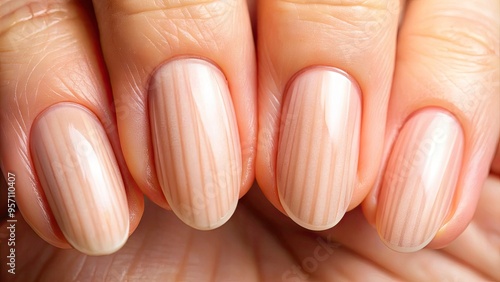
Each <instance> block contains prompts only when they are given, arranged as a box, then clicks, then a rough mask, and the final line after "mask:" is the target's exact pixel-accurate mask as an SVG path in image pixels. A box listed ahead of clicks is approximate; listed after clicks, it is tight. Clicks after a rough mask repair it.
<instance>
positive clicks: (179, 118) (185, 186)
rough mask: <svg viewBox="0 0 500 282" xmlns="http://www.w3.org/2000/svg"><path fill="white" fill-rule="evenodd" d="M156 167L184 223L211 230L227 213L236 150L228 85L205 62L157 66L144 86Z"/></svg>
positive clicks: (236, 176)
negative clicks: (145, 86) (146, 91)
mask: <svg viewBox="0 0 500 282" xmlns="http://www.w3.org/2000/svg"><path fill="white" fill-rule="evenodd" d="M149 111H150V112H149V113H150V124H151V133H152V140H153V149H154V155H155V165H156V171H157V175H158V178H159V182H160V185H161V187H162V189H163V192H164V194H165V197H166V199H167V201H168V202H169V204H170V206H171V207H172V210H173V211H174V212H175V213H176V214H177V216H178V217H179V218H180V219H181V220H182V221H184V222H185V223H186V224H188V225H190V226H192V227H194V228H197V229H213V228H216V227H218V226H220V225H222V224H223V223H225V222H226V221H227V220H228V219H229V218H230V217H231V215H232V214H233V212H234V210H235V208H236V204H237V202H238V196H239V189H240V185H241V150H240V141H239V135H238V128H237V124H236V116H235V113H234V109H233V104H232V100H231V96H230V93H229V88H228V85H227V82H226V80H225V77H224V75H223V74H222V72H221V71H220V70H219V69H218V68H216V67H215V66H213V65H212V64H210V63H209V62H207V61H204V60H200V59H179V60H175V61H170V62H168V63H166V64H165V65H163V66H161V67H160V68H159V69H158V70H157V71H156V73H155V75H154V76H153V79H152V81H151V84H150V90H149Z"/></svg>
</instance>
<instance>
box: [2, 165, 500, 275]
mask: <svg viewBox="0 0 500 282" xmlns="http://www.w3.org/2000/svg"><path fill="white" fill-rule="evenodd" d="M263 200H265V199H264V197H263V196H262V194H261V193H260V191H259V190H258V187H255V189H252V190H251V191H250V192H249V193H248V195H247V196H245V197H244V198H243V199H242V201H241V202H240V204H239V205H238V208H237V210H236V212H235V214H234V216H233V217H232V218H231V219H230V220H229V221H228V222H227V224H225V225H224V226H222V227H221V228H218V229H216V230H213V231H210V232H207V231H197V230H195V229H192V228H191V227H189V226H187V225H185V224H184V223H182V222H181V221H180V220H178V219H177V218H176V217H175V215H173V214H172V213H170V212H167V211H164V210H162V209H161V208H159V207H158V206H156V205H154V204H153V203H151V202H147V203H146V211H145V213H144V217H143V220H142V221H141V223H140V225H139V227H138V228H137V230H136V232H135V233H134V234H132V236H131V237H130V238H129V240H128V242H127V243H126V244H125V246H124V247H123V248H122V249H121V250H120V251H118V252H116V253H114V254H112V255H108V256H101V257H95V256H87V255H85V254H82V253H80V252H78V251H76V250H63V249H59V248H56V247H54V246H51V245H50V244H48V243H46V242H45V241H43V240H42V239H40V238H39V237H38V236H37V235H36V234H35V233H34V232H33V231H32V230H31V228H30V227H29V226H28V225H27V224H26V223H25V222H24V220H23V219H22V217H21V216H20V215H19V214H18V222H19V223H18V225H17V231H16V232H17V233H16V234H17V239H16V240H17V242H18V246H19V247H18V248H17V253H16V255H17V266H16V274H15V275H11V274H9V273H7V269H6V268H7V267H8V266H7V265H6V264H4V263H2V265H1V266H0V279H1V280H2V281H35V280H36V281H53V280H54V279H56V280H58V281H366V279H367V278H369V279H370V281H498V280H500V270H499V269H498V265H499V264H500V251H499V250H500V229H499V226H498V221H495V220H494V219H495V218H496V219H498V218H500V209H499V208H498V201H500V178H499V177H498V175H497V176H494V175H493V174H492V175H491V176H490V177H489V178H488V180H487V181H486V183H485V186H484V189H483V191H482V194H481V196H480V200H479V203H478V209H477V211H476V213H475V215H474V218H473V220H472V222H471V223H470V224H469V226H468V227H467V229H466V230H465V231H464V233H462V234H461V235H460V236H459V237H458V238H457V239H456V240H455V241H454V242H453V243H451V244H450V245H448V246H447V247H446V248H444V249H440V250H433V249H424V250H421V251H418V252H415V253H411V254H405V253H398V252H394V251H391V250H390V249H389V248H387V247H386V246H385V245H384V244H383V243H382V242H381V241H380V240H379V239H378V238H377V233H376V231H375V230H374V229H373V228H372V227H371V226H370V225H369V224H368V223H367V222H366V219H365V218H364V216H363V214H362V212H361V210H360V209H359V208H357V209H355V210H353V211H352V212H349V213H347V214H346V216H345V217H344V219H342V221H341V222H340V223H339V224H338V225H337V226H336V227H335V228H333V229H331V230H329V231H327V232H320V233H318V232H307V231H305V230H304V229H302V228H300V227H299V226H297V225H296V224H295V223H294V222H292V221H291V220H290V219H288V218H286V217H285V216H284V215H283V214H281V213H279V212H278V211H276V210H275V209H274V208H273V207H272V206H271V205H270V204H269V203H267V202H265V201H264V203H265V204H263V202H262V201H263ZM5 224H6V223H4V224H2V225H1V226H0V240H2V241H1V244H4V243H3V240H5V238H6V236H7V233H6V228H5ZM2 246H4V245H2ZM7 255H8V253H7V248H3V247H2V249H0V256H1V257H2V258H5V257H6V256H7Z"/></svg>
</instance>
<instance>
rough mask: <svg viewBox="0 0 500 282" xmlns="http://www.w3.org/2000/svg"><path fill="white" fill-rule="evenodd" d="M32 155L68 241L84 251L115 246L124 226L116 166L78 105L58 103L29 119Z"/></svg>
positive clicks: (93, 120) (97, 126) (100, 132)
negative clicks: (31, 127) (31, 125)
mask: <svg viewBox="0 0 500 282" xmlns="http://www.w3.org/2000/svg"><path fill="white" fill-rule="evenodd" d="M30 139H31V156H32V159H33V162H34V166H35V169H36V173H37V176H38V179H39V181H40V183H41V186H42V188H43V191H44V193H45V196H46V197H47V201H48V202H49V205H50V208H51V210H52V212H53V214H54V217H55V218H56V221H57V223H58V224H59V227H60V228H61V231H62V232H63V234H64V236H65V237H66V239H67V240H68V242H69V243H70V244H71V245H72V246H73V247H74V248H75V249H77V250H79V251H81V252H83V253H85V254H89V255H103V254H109V253H113V252H115V251H117V250H118V249H119V248H120V247H122V246H123V244H125V241H126V240H127V238H128V232H129V211H128V204H127V198H126V195H125V188H124V185H123V181H122V177H121V174H120V169H119V167H118V164H117V162H116V159H115V155H114V153H113V149H112V147H111V145H110V143H109V140H108V137H107V135H106V132H105V131H104V129H103V128H102V125H101V123H100V122H99V120H98V119H97V117H96V116H95V115H94V114H93V113H92V112H90V111H89V110H88V109H86V108H84V107H83V106H80V105H76V104H70V103H62V104H57V105H55V106H52V107H51V108H49V109H47V110H45V111H44V112H42V113H41V115H40V116H39V117H38V118H37V120H36V121H35V123H34V124H33V129H32V131H31V138H30Z"/></svg>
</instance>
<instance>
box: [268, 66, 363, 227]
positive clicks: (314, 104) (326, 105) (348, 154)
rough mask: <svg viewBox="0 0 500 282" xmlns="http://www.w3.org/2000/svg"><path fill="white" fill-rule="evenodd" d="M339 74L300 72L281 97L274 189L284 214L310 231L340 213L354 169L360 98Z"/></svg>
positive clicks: (347, 200) (322, 69)
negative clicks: (282, 103)
mask: <svg viewBox="0 0 500 282" xmlns="http://www.w3.org/2000/svg"><path fill="white" fill-rule="evenodd" d="M360 95H361V94H360V90H359V88H358V86H357V84H356V83H355V82H354V81H353V79H352V78H351V77H349V76H348V75H347V74H346V73H344V72H343V71H340V70H338V69H335V68H329V67H317V68H313V69H309V70H306V71H304V72H303V73H301V74H299V75H298V76H297V77H296V78H295V79H294V80H293V81H292V83H291V84H290V86H289V90H288V92H287V94H286V96H285V100H284V107H283V110H282V116H281V128H280V137H279V144H278V157H277V185H278V192H279V193H278V194H279V197H280V201H281V204H282V206H283V208H284V209H285V211H286V212H287V214H288V216H290V218H292V219H293V220H294V221H295V222H296V223H298V224H299V225H301V226H303V227H305V228H308V229H311V230H324V229H328V228H331V227H333V226H334V225H335V224H337V223H338V222H339V220H340V219H341V218H342V217H343V215H344V214H345V212H346V210H347V208H348V206H349V203H350V201H351V197H352V194H353V190H354V186H355V181H356V173H357V166H358V151H359V135H360V120H361V97H360Z"/></svg>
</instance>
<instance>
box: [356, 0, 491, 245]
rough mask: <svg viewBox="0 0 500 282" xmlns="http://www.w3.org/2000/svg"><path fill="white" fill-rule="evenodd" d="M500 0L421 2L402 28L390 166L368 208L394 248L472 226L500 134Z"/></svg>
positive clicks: (437, 240)
mask: <svg viewBox="0 0 500 282" xmlns="http://www.w3.org/2000/svg"><path fill="white" fill-rule="evenodd" d="M499 12H500V3H499V2H498V1H489V0H475V1H462V2H455V1H435V0H427V1H413V2H410V3H409V6H408V11H407V14H406V16H405V21H404V23H403V26H402V29H401V30H400V32H399V39H398V51H397V52H398V53H397V63H396V70H395V76H394V85H393V90H392V96H391V100H390V107H389V116H388V125H387V137H386V150H385V152H386V154H385V160H386V163H385V166H384V167H385V169H384V170H383V171H382V173H383V174H382V175H381V185H380V189H374V190H372V191H371V193H370V196H369V197H368V198H367V201H366V202H365V212H366V214H367V217H369V218H370V220H371V221H372V222H376V225H377V228H378V232H379V234H380V236H381V237H382V239H383V240H384V241H385V242H386V244H388V245H389V246H390V247H391V248H394V249H396V250H400V251H414V250H418V249H420V248H422V247H424V246H426V245H427V244H428V243H429V242H430V241H431V240H433V239H434V241H433V242H432V245H431V246H432V247H440V246H444V245H446V244H448V243H449V242H450V241H451V240H453V239H454V238H456V237H457V236H458V235H459V234H460V233H461V232H462V231H463V230H464V229H465V227H466V226H467V224H468V222H469V221H470V219H471V217H472V216H473V214H474V210H475V207H476V204H477V200H478V197H479V194H480V192H481V189H480V188H481V187H482V184H483V182H484V180H485V179H486V177H487V175H488V173H489V170H490V164H491V161H492V159H493V156H494V153H495V149H496V146H497V144H498V137H499V133H500V96H499V95H498V93H499V83H498V77H499V58H498V56H499V55H498V54H499V47H498V44H499V36H498V34H499V24H500V23H499V19H498V13H499Z"/></svg>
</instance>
